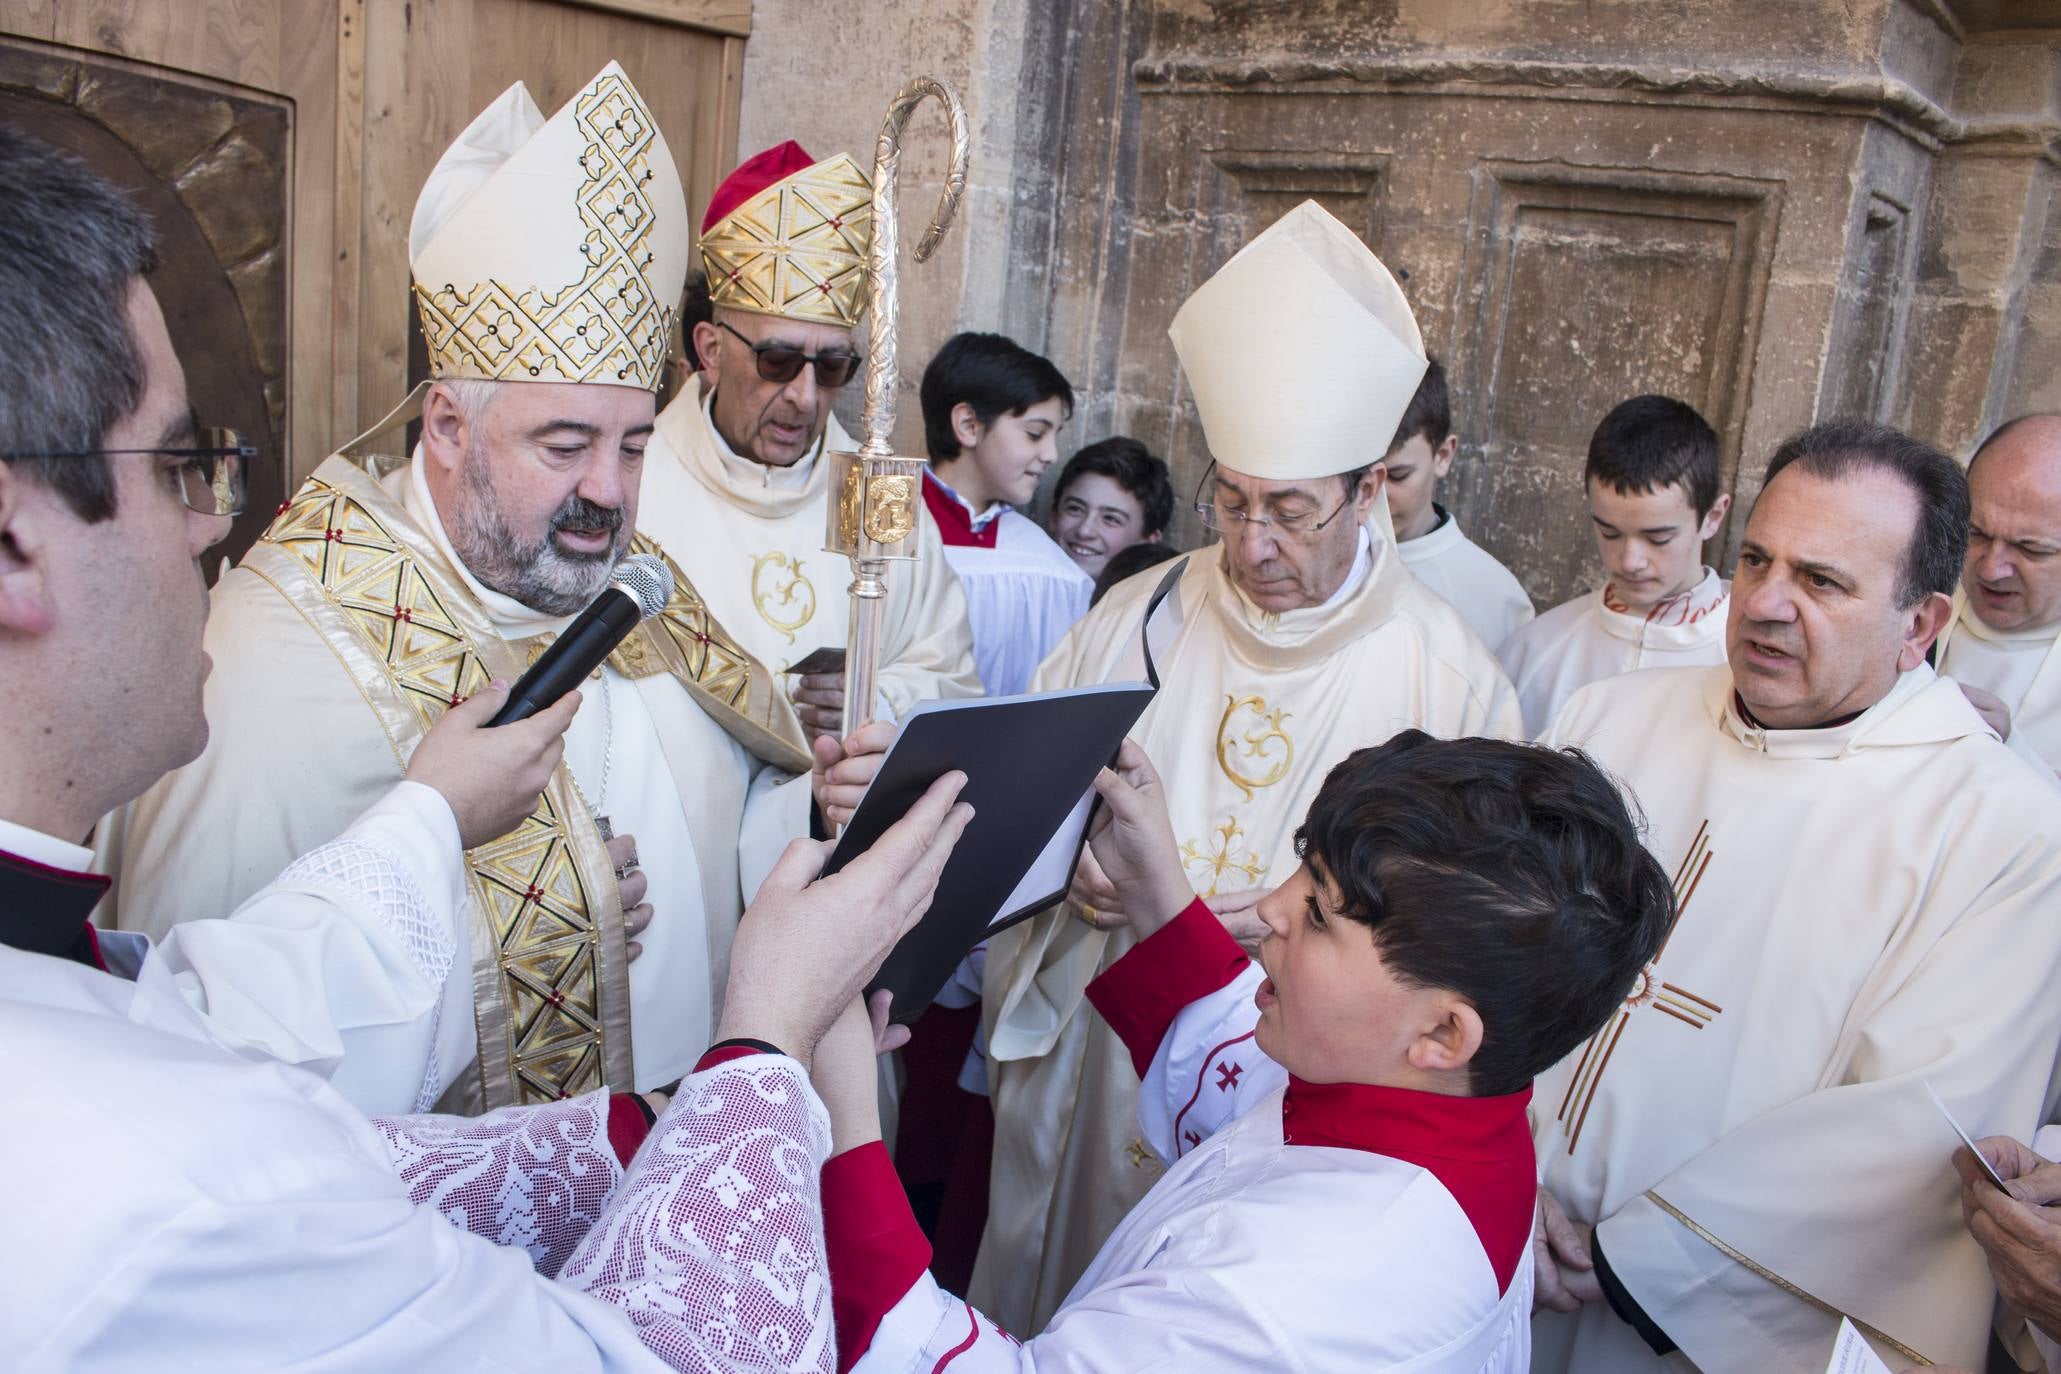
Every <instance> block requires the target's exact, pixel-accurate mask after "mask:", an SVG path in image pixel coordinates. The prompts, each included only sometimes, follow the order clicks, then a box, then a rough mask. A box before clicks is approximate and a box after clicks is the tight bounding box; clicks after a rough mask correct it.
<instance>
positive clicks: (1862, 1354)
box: [1825, 1317, 1892, 1374]
mask: <svg viewBox="0 0 2061 1374" xmlns="http://www.w3.org/2000/svg"><path fill="white" fill-rule="evenodd" d="M1825 1374H1892V1371H1891V1370H1890V1368H1889V1366H1888V1365H1886V1364H1884V1363H1882V1357H1881V1356H1879V1355H1877V1354H1876V1353H1875V1351H1874V1349H1873V1348H1872V1347H1870V1346H1869V1344H1868V1342H1867V1338H1866V1337H1864V1336H1862V1335H1861V1333H1860V1332H1859V1331H1858V1330H1856V1329H1855V1327H1854V1324H1853V1322H1852V1321H1851V1320H1849V1319H1848V1318H1846V1317H1841V1318H1840V1319H1839V1336H1838V1338H1837V1339H1836V1340H1834V1341H1833V1342H1832V1362H1831V1363H1830V1364H1828V1365H1826V1366H1825Z"/></svg>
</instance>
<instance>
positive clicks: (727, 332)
mask: <svg viewBox="0 0 2061 1374" xmlns="http://www.w3.org/2000/svg"><path fill="white" fill-rule="evenodd" d="M872 194H873V191H872V182H871V181H870V180H869V179H868V177H867V176H866V174H865V173H864V172H862V171H861V170H860V169H859V166H858V164H857V163H856V162H854V161H852V159H851V158H850V157H848V156H846V155H844V154H839V155H838V156H836V157H833V158H829V159H827V160H825V161H822V162H818V161H816V160H815V159H814V158H811V157H810V156H809V155H808V154H807V153H805V152H803V151H802V149H801V147H800V145H799V144H796V143H793V142H788V143H783V144H781V145H779V146H778V147H775V148H769V149H767V150H766V151H765V152H763V153H760V154H759V155H758V156H757V157H754V158H752V159H750V160H749V161H747V162H745V163H744V164H743V165H742V166H740V167H739V168H738V169H737V170H736V171H735V172H733V173H731V174H730V176H729V177H728V179H726V180H725V181H724V182H723V184H722V185H721V186H718V187H717V188H716V193H715V195H714V196H713V197H712V198H711V199H710V202H709V207H708V213H707V214H706V215H705V216H704V217H703V219H702V224H701V262H702V267H703V269H704V271H705V273H706V277H707V282H708V293H709V297H710V300H711V302H712V303H713V306H714V318H713V319H710V320H704V321H702V322H700V323H697V324H696V325H695V326H694V330H693V335H692V338H691V339H690V340H689V343H690V345H691V351H690V353H689V356H690V357H692V358H695V359H697V360H698V363H699V370H698V371H697V372H696V373H694V374H693V375H692V376H690V377H689V378H688V380H687V383H686V385H685V386H684V387H683V388H682V389H681V391H680V393H679V394H678V395H677V396H676V397H675V398H674V400H673V402H672V404H670V405H668V406H667V407H666V408H665V410H664V412H663V413H661V414H660V415H659V417H658V432H657V433H656V434H654V435H653V436H652V439H651V447H650V451H649V452H650V461H649V463H648V464H647V465H646V469H645V474H644V507H643V512H642V514H641V516H640V528H641V529H643V530H644V531H645V533H647V534H649V535H650V536H651V537H652V538H654V539H656V540H658V541H659V542H660V543H661V544H664V545H665V546H666V548H667V549H668V550H670V551H671V552H672V554H673V556H674V557H675V558H677V559H679V560H680V565H681V567H683V568H684V569H685V570H686V571H687V574H688V576H690V577H692V578H693V579H694V585H695V586H696V587H697V588H699V589H700V591H701V594H702V595H703V596H704V597H706V598H707V599H708V603H709V606H710V608H711V609H713V610H714V611H715V613H716V615H717V616H718V618H720V619H721V620H722V622H723V624H724V625H726V626H727V627H729V629H730V631H731V632H732V633H733V634H735V635H736V636H737V637H738V639H739V641H740V642H741V643H742V644H743V645H744V647H745V648H746V649H747V650H749V651H750V652H751V653H752V654H753V655H754V656H755V657H757V658H758V659H759V660H760V661H761V662H763V663H765V664H766V665H768V666H769V667H771V668H773V669H774V670H775V671H778V672H780V673H782V674H783V677H784V682H785V685H786V687H787V689H788V691H789V693H790V696H791V699H792V700H793V702H794V704H795V706H796V708H797V709H798V710H799V712H800V714H801V720H802V725H803V727H804V728H805V729H806V730H807V731H808V734H809V736H810V738H811V739H812V740H815V739H822V738H826V737H828V738H835V737H836V736H837V735H838V734H839V733H840V732H841V730H842V726H843V709H844V668H843V664H842V660H841V658H839V657H838V654H837V653H836V652H834V651H839V650H841V649H842V648H843V646H844V641H845V627H846V617H845V597H844V595H843V592H844V588H845V584H846V582H848V581H849V580H850V575H849V571H848V570H847V569H846V568H845V566H844V564H843V562H842V560H839V559H836V558H833V557H831V556H829V555H826V554H825V553H824V552H823V531H824V525H825V519H826V515H827V510H828V506H829V501H830V485H829V483H830V464H829V463H828V462H826V461H824V458H823V454H824V453H825V451H826V450H828V451H838V450H855V449H857V448H858V444H857V443H856V442H855V441H854V440H853V439H852V438H851V436H850V435H848V434H846V433H845V432H844V429H843V428H842V427H841V426H840V425H839V424H838V423H837V419H836V417H834V416H833V415H832V414H831V413H830V407H831V405H832V403H833V402H834V401H835V400H836V399H837V396H838V393H839V391H840V389H841V388H843V387H844V386H845V385H846V384H848V383H850V382H851V381H853V380H854V379H855V378H857V376H858V375H859V369H860V366H861V364H862V363H863V362H864V354H863V352H862V351H861V349H860V346H859V344H858V343H857V341H856V340H855V339H854V337H853V334H854V331H855V330H856V329H857V328H858V324H859V317H860V315H861V314H862V313H863V311H864V310H865V276H866V273H865V262H866V249H867V245H868V244H869V243H870V242H871V240H872V232H873V220H872V200H871V198H872ZM918 523H919V526H920V533H919V550H918V561H917V562H916V563H915V564H913V565H908V566H905V567H904V568H903V569H901V570H900V571H898V572H897V573H896V575H895V577H894V578H893V579H892V581H891V582H890V583H889V588H888V599H887V607H886V613H885V616H884V618H883V621H882V625H881V652H880V679H879V686H880V698H881V699H880V701H879V702H878V703H877V714H878V715H879V716H880V717H881V718H882V719H886V720H894V719H899V718H900V717H902V716H904V715H906V714H907V713H908V711H909V708H910V707H912V706H914V705H915V704H916V703H917V702H919V701H923V700H926V699H930V698H937V697H968V696H979V695H980V692H981V684H980V677H979V675H978V673H977V672H976V671H975V669H974V665H973V631H972V629H971V628H970V627H969V625H968V623H967V617H966V594H965V592H964V591H963V590H962V589H961V588H960V585H959V579H958V577H957V575H956V574H954V573H953V571H952V569H951V566H950V565H949V564H948V563H946V561H945V557H944V546H943V544H942V543H941V542H940V540H939V537H938V532H937V527H936V525H935V523H934V522H933V521H932V520H931V519H930V517H929V516H927V515H919V516H918ZM819 651H832V652H819ZM811 659H813V660H814V661H813V662H812V661H810V660H811ZM797 665H800V668H801V671H790V670H793V669H795V668H796V667H797ZM824 747H825V748H826V749H827V748H828V747H829V746H827V745H826V746H824Z"/></svg>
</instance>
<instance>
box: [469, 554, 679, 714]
mask: <svg viewBox="0 0 2061 1374" xmlns="http://www.w3.org/2000/svg"><path fill="white" fill-rule="evenodd" d="M672 599H673V572H672V569H670V568H668V567H667V566H666V565H665V562H664V561H663V560H662V559H657V558H653V557H652V556H651V555H650V554H648V553H633V554H631V555H630V556H629V557H628V558H625V559H624V560H623V561H622V562H620V563H618V564H616V565H615V576H614V577H613V578H611V579H610V580H609V584H608V587H607V589H606V590H605V591H603V592H602V593H601V595H599V596H597V597H595V598H594V604H593V605H591V606H589V607H587V609H586V610H584V611H581V612H580V614H579V618H578V619H576V620H574V621H573V623H572V624H570V625H568V626H566V627H565V632H564V633H563V634H561V635H559V636H558V638H557V639H556V640H554V641H553V642H552V644H551V647H550V648H548V649H546V650H545V651H544V653H543V655H542V657H540V658H538V660H537V661H536V662H535V663H532V664H531V665H530V670H529V671H528V672H526V673H524V674H523V675H522V677H521V679H520V680H518V681H517V682H516V684H515V686H514V688H512V689H511V690H510V691H509V693H508V700H507V701H506V702H504V703H502V706H501V709H500V710H499V711H496V712H495V713H494V718H493V719H492V720H490V721H488V722H487V724H488V725H489V726H494V725H507V724H510V723H511V722H514V721H518V720H527V719H529V718H530V717H531V716H533V715H535V714H537V712H539V711H542V710H544V709H546V708H547V707H549V706H550V705H551V704H552V703H553V702H555V701H557V700H558V699H559V698H560V697H562V696H564V695H565V694H566V693H567V692H570V691H571V690H572V689H573V688H575V687H577V686H579V685H580V683H582V682H583V681H585V680H586V677H587V674H589V673H591V672H593V671H594V670H595V669H596V668H599V667H600V666H601V664H602V662H603V660H605V659H606V658H607V657H608V656H609V655H610V654H612V653H614V652H615V646H616V645H618V644H620V643H622V642H623V640H624V639H625V638H627V637H628V636H629V633H630V631H632V630H634V629H636V628H637V624H638V622H639V621H643V620H649V619H650V618H651V617H652V616H655V615H657V614H658V613H659V612H660V611H662V610H664V609H665V608H666V603H667V602H668V601H671V600H672Z"/></svg>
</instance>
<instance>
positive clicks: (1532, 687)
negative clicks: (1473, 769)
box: [1498, 396, 1732, 734]
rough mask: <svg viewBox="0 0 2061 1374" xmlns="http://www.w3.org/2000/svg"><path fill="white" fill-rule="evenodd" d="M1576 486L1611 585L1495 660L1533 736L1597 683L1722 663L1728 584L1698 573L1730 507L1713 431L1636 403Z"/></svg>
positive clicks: (1674, 405)
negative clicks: (1584, 496) (1643, 671)
mask: <svg viewBox="0 0 2061 1374" xmlns="http://www.w3.org/2000/svg"><path fill="white" fill-rule="evenodd" d="M1582 481H1583V485H1584V486H1585V487H1586V489H1587V491H1588V498H1589V518H1590V520H1591V521H1592V522H1593V523H1594V525H1595V527H1596V550H1597V552H1598V553H1600V554H1601V555H1602V558H1603V566H1604V568H1605V569H1606V570H1607V571H1608V572H1609V574H1610V580H1609V581H1608V582H1605V583H1604V584H1603V586H1602V588H1601V589H1600V590H1598V591H1593V592H1590V593H1588V594H1587V595H1586V596H1578V597H1576V598H1575V599H1574V600H1572V601H1565V602H1562V603H1561V604H1560V605H1558V606H1555V607H1554V608H1553V609H1552V610H1550V611H1547V612H1546V613H1545V614H1544V615H1542V616H1540V617H1539V618H1538V619H1537V620H1534V621H1533V622H1531V624H1529V625H1526V626H1525V627H1524V628H1523V629H1521V630H1519V631H1518V632H1517V633H1516V634H1514V635H1512V636H1511V637H1510V639H1509V640H1508V642H1506V643H1505V644H1504V645H1503V647H1502V649H1501V650H1499V651H1498V657H1500V658H1501V659H1502V660H1503V667H1504V668H1505V669H1507V670H1508V671H1509V674H1510V680H1511V681H1512V682H1513V683H1515V684H1516V686H1517V695H1518V697H1519V699H1520V700H1522V701H1523V703H1524V724H1525V727H1526V728H1527V729H1529V730H1530V731H1531V732H1532V733H1533V734H1537V733H1538V732H1540V731H1542V730H1544V729H1545V728H1546V727H1547V726H1548V725H1550V724H1552V723H1553V717H1554V716H1555V715H1557V714H1559V711H1560V708H1561V706H1562V705H1564V704H1565V703H1566V701H1567V699H1568V698H1569V697H1571V696H1573V695H1574V694H1575V693H1576V692H1578V691H1580V690H1581V689H1582V688H1583V687H1586V686H1587V685H1588V684H1590V683H1591V682H1595V681H1597V680H1598V679H1600V678H1606V677H1615V676H1616V675H1617V674H1619V673H1629V672H1632V671H1634V670H1635V669H1639V668H1683V667H1690V666H1693V665H1695V664H1700V663H1722V662H1723V661H1724V657H1725V596H1726V585H1725V580H1724V579H1723V578H1721V577H1719V576H1718V575H1717V573H1716V572H1715V571H1713V570H1712V569H1710V568H1707V567H1705V566H1704V565H1703V544H1704V541H1705V540H1707V539H1709V538H1710V537H1711V536H1713V535H1715V534H1716V533H1717V532H1718V528H1719V527H1720V526H1721V525H1723V524H1724V523H1725V512H1726V511H1728V510H1730V509H1731V505H1732V498H1731V497H1730V496H1721V495H1719V494H1718V438H1717V431H1716V430H1714V429H1712V428H1711V427H1710V425H1709V424H1708V423H1706V422H1705V420H1704V418H1703V417H1702V416H1701V415H1698V414H1697V413H1696V411H1695V410H1694V408H1692V407H1690V406H1687V405H1684V404H1683V403H1682V402H1680V401H1677V400H1674V399H1672V398H1670V397H1667V396H1634V397H1633V398H1632V399H1631V400H1629V401H1626V402H1624V403H1623V404H1622V405H1619V406H1617V407H1616V408H1615V409H1613V410H1612V411H1611V412H1610V413H1609V414H1608V415H1606V416H1604V417H1603V423H1602V424H1600V425H1598V426H1596V432H1595V434H1594V435H1593V436H1592V437H1591V438H1590V439H1589V460H1588V463H1587V465H1586V466H1585V467H1584V468H1583V469H1582Z"/></svg>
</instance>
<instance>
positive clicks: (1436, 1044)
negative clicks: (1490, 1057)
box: [1409, 992, 1483, 1073]
mask: <svg viewBox="0 0 2061 1374" xmlns="http://www.w3.org/2000/svg"><path fill="white" fill-rule="evenodd" d="M1437 1016H1438V1020H1437V1021H1436V1022H1435V1023H1434V1024H1433V1025H1432V1027H1431V1029H1429V1030H1427V1031H1425V1032H1424V1033H1423V1034H1421V1035H1419V1036H1418V1037H1417V1038H1416V1039H1415V1040H1413V1041H1411V1042H1410V1056H1409V1057H1410V1067H1411V1068H1414V1069H1420V1070H1423V1071H1424V1072H1426V1073H1453V1072H1455V1071H1457V1070H1460V1069H1464V1068H1466V1067H1467V1066H1468V1065H1469V1064H1470V1063H1472V1062H1473V1060H1474V1056H1475V1055H1476V1054H1477V1053H1478V1052H1479V1051H1480V1049H1481V1040H1482V1034H1483V1030H1482V1024H1481V1013H1480V1012H1478V1011H1476V1010H1475V1009H1474V1004H1473V1003H1472V1002H1470V1001H1468V1000H1467V999H1466V998H1464V997H1462V996H1461V995H1460V994H1459V993H1457V992H1448V993H1446V994H1444V995H1443V997H1442V999H1441V1004H1440V1005H1439V1006H1438V1008H1437Z"/></svg>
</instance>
